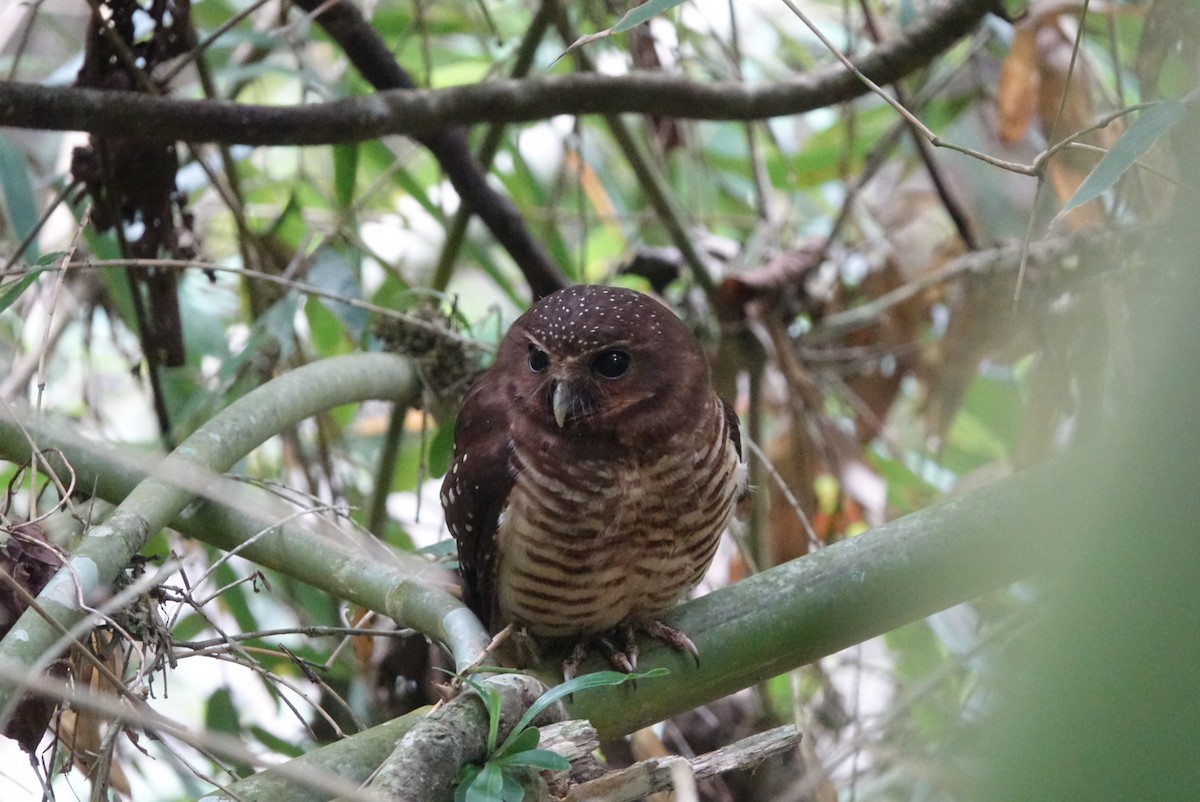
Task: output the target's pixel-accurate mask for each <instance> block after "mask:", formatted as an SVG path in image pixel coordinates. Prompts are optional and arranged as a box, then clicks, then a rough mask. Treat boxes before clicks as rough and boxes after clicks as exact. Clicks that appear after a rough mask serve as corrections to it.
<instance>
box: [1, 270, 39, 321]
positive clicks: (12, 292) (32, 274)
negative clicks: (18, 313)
mask: <svg viewBox="0 0 1200 802" xmlns="http://www.w3.org/2000/svg"><path fill="white" fill-rule="evenodd" d="M44 269H45V268H41V267H39V268H37V269H35V270H30V271H29V272H28V273H26V274H25V275H23V276H21V277H20V278H19V279H17V280H16V281H14V282H13V283H12V284H9V285H8V286H7V288H6V289H5V290H4V293H3V294H2V295H0V312H3V311H4V310H5V309H8V308H9V307H10V306H12V305H13V303H15V302H16V300H17V299H18V298H20V297H21V293H23V292H25V290H27V289H29V285H30V284H32V283H33V282H35V281H37V277H38V276H39V275H41V272H42V271H43V270H44Z"/></svg>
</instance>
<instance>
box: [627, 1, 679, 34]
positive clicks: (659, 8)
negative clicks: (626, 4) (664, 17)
mask: <svg viewBox="0 0 1200 802" xmlns="http://www.w3.org/2000/svg"><path fill="white" fill-rule="evenodd" d="M682 4H683V0H646V2H645V3H642V4H641V5H640V6H634V7H633V8H631V9H629V10H628V11H626V12H625V16H623V17H621V19H620V20H619V21H618V22H617V24H616V25H614V26H613V27H612V29H611V30H612V32H613V33H625V31H628V30H631V29H632V28H636V27H637V26H638V25H641V24H642V23H643V22H649V21H650V20H652V19H654V18H655V17H657V16H658V15H659V14H661V13H663V12H664V11H670V10H671V9H672V8H675V6H678V5H682Z"/></svg>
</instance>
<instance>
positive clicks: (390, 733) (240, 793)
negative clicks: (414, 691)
mask: <svg viewBox="0 0 1200 802" xmlns="http://www.w3.org/2000/svg"><path fill="white" fill-rule="evenodd" d="M429 711H430V708H428V707H422V708H419V709H417V710H413V711H412V712H410V713H405V714H404V715H403V716H400V717H399V718H394V719H392V720H391V721H386V722H384V723H383V724H379V725H378V726H375V727H371V728H370V729H367V730H363V731H362V732H359V733H355V734H354V735H351V736H348V737H346V738H343V739H342V740H340V741H335V742H334V743H331V744H329V745H328V746H323V747H321V748H320V749H314V750H313V751H311V752H307V753H305V754H303V755H301V756H300V757H297V758H293V759H292V760H289V761H287V762H285V763H281V764H279V765H278V766H273V767H271V768H269V769H266V770H264V771H260V772H258V773H257V774H252V775H250V776H249V777H246V778H245V779H242V780H238V781H237V782H235V783H230V784H229V785H228V786H226V788H225V790H224V791H220V790H218V791H213V792H212V793H209V794H205V795H204V797H203V798H202V799H203V802H215V800H219V799H236V800H239V802H277V800H281V799H286V800H287V801H288V802H324V800H326V799H329V794H328V793H326V792H325V791H324V790H323V789H320V788H314V787H313V786H312V784H311V783H306V782H304V780H303V777H305V776H308V775H311V774H313V773H321V774H328V775H330V776H331V777H337V778H338V779H340V780H345V781H347V782H351V783H360V784H361V783H364V782H366V781H367V779H369V778H370V777H371V775H372V774H373V773H374V772H375V771H376V770H377V769H378V768H379V764H380V763H382V762H383V761H384V760H385V759H387V756H388V755H390V754H391V753H392V751H393V750H394V749H395V748H396V744H397V743H399V742H400V740H401V739H402V738H404V736H406V735H407V734H408V733H409V731H411V730H412V728H413V727H414V726H415V725H416V724H417V723H419V722H420V721H422V720H423V719H424V718H425V717H426V716H427V715H428V714H429ZM485 731H486V728H485Z"/></svg>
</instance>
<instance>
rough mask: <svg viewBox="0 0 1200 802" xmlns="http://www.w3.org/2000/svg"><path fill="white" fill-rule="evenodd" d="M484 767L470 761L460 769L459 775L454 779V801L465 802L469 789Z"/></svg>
mask: <svg viewBox="0 0 1200 802" xmlns="http://www.w3.org/2000/svg"><path fill="white" fill-rule="evenodd" d="M480 771H482V769H481V768H480V767H479V766H476V765H475V764H473V763H468V764H467V765H465V766H463V767H462V768H461V769H459V770H458V777H456V778H455V781H454V802H465V800H466V798H467V789H468V788H470V787H471V785H472V784H474V782H475V778H476V777H478V776H479V772H480Z"/></svg>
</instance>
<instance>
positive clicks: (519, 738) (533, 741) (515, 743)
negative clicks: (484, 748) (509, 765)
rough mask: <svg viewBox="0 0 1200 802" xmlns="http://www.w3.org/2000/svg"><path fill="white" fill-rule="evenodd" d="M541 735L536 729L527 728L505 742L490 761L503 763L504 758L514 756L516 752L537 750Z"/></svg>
mask: <svg viewBox="0 0 1200 802" xmlns="http://www.w3.org/2000/svg"><path fill="white" fill-rule="evenodd" d="M541 737H542V733H541V732H540V731H539V730H538V728H537V727H527V728H525V729H524V730H522V731H521V732H519V733H517V735H516V736H515V737H513V738H509V739H508V740H507V741H505V744H504V748H503V749H501V750H499V751H497V752H496V754H494V755H492V757H491V760H492V761H493V762H496V763H503V762H505V758H507V757H509V756H510V755H515V754H517V753H518V752H524V751H525V750H527V749H535V748H537V745H538V741H540V740H541Z"/></svg>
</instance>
